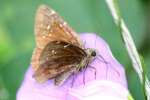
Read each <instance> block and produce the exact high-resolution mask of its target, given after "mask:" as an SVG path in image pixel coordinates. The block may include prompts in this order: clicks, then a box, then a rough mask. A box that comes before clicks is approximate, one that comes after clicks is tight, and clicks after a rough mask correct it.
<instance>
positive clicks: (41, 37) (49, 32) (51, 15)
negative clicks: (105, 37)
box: [31, 5, 82, 70]
mask: <svg viewBox="0 0 150 100" xmlns="http://www.w3.org/2000/svg"><path fill="white" fill-rule="evenodd" d="M35 39H36V48H35V50H34V52H33V55H32V61H31V64H32V67H33V70H37V68H38V67H39V58H40V54H41V53H42V51H43V49H44V47H45V46H46V45H47V44H48V43H49V42H51V41H56V40H57V41H58V40H59V41H65V42H67V43H71V44H73V45H76V46H78V47H80V48H82V44H81V42H80V40H79V38H78V36H77V33H76V32H74V31H73V30H72V28H70V27H69V26H68V25H67V23H66V22H65V21H64V20H63V19H62V18H61V17H60V16H59V15H58V14H57V13H56V12H55V11H54V10H52V9H51V8H49V7H47V6H46V5H41V6H40V7H39V9H38V10H37V14H36V18H35Z"/></svg>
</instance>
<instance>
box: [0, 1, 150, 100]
mask: <svg viewBox="0 0 150 100" xmlns="http://www.w3.org/2000/svg"><path fill="white" fill-rule="evenodd" d="M119 1H120V2H119V5H120V8H121V14H122V16H123V18H124V20H125V23H126V24H127V26H128V28H129V30H130V31H131V33H132V36H133V39H134V41H135V44H136V46H137V48H138V51H139V53H140V54H142V55H143V57H144V58H145V63H146V66H147V68H146V71H147V72H149V71H150V68H148V66H150V12H149V11H150V3H149V0H119ZM41 4H47V5H49V6H51V7H52V8H53V9H55V10H56V11H57V12H58V13H59V14H60V15H61V16H62V17H63V18H64V19H65V20H66V21H67V22H68V23H69V24H70V26H72V27H73V29H75V30H76V31H77V32H78V33H82V32H92V33H93V32H94V33H97V34H99V35H100V36H101V37H103V38H104V39H105V40H106V41H107V42H108V44H109V45H110V48H111V50H112V52H113V54H114V56H115V57H116V59H117V60H118V61H119V62H120V63H121V64H123V65H124V66H125V69H126V73H127V79H128V84H129V89H130V91H131V93H132V95H133V97H134V98H135V100H143V91H142V88H141V86H140V83H139V79H138V77H137V75H136V74H135V72H134V71H133V69H132V66H131V62H130V60H129V58H128V54H127V52H126V49H125V47H124V45H123V42H122V39H121V36H120V33H119V29H118V28H117V27H116V25H115V24H114V22H113V19H112V16H111V14H110V12H109V9H108V7H107V5H106V3H105V1H104V0H0V100H15V96H16V92H17V89H18V88H19V86H20V84H21V81H22V80H23V77H24V73H25V71H26V70H27V68H28V66H29V64H30V59H31V55H32V50H33V48H34V45H35V41H34V32H33V30H34V29H33V28H34V17H35V12H36V9H37V7H38V6H39V5H41ZM149 75H150V74H149Z"/></svg>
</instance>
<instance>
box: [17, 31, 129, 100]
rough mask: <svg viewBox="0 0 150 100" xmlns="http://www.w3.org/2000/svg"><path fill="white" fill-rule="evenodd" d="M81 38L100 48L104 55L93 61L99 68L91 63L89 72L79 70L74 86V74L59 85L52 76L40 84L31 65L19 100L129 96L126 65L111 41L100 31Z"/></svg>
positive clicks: (106, 99) (123, 98)
mask: <svg viewBox="0 0 150 100" xmlns="http://www.w3.org/2000/svg"><path fill="white" fill-rule="evenodd" d="M81 40H83V42H84V43H85V48H95V49H96V50H97V51H98V52H99V54H97V55H100V56H102V57H103V59H102V58H101V57H97V59H96V60H94V61H93V62H92V63H91V64H90V66H92V67H94V68H95V69H96V72H95V70H93V69H92V68H90V67H88V68H87V69H86V71H85V72H79V73H78V74H77V75H76V76H74V78H75V80H74V81H73V82H74V83H73V87H71V85H72V83H71V82H72V79H73V76H72V77H70V78H69V79H67V81H66V82H65V83H64V84H63V85H62V86H60V87H57V86H54V85H53V81H52V80H49V81H47V82H46V83H44V84H38V83H37V82H36V81H35V79H34V78H33V77H32V75H33V72H32V69H31V67H29V69H28V71H27V73H26V75H25V79H24V81H23V82H22V85H21V87H20V89H19V90H18V93H17V100H100V99H101V100H128V90H127V82H126V77H125V72H124V68H123V66H122V65H121V64H119V63H118V61H117V60H116V59H115V58H114V57H113V55H112V53H111V51H110V48H109V46H108V45H107V43H106V42H105V41H104V40H103V39H102V38H100V37H98V36H97V35H95V34H89V33H87V34H82V35H81ZM104 60H105V61H106V62H108V63H106V62H104ZM95 73H96V79H95ZM83 78H85V80H84V81H85V84H84V81H83Z"/></svg>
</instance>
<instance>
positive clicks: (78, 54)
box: [34, 41, 87, 84]
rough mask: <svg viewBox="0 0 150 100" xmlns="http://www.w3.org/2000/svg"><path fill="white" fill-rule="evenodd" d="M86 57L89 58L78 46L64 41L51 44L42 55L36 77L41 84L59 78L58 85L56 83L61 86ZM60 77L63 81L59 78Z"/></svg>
mask: <svg viewBox="0 0 150 100" xmlns="http://www.w3.org/2000/svg"><path fill="white" fill-rule="evenodd" d="M85 56H87V54H86V53H85V51H84V50H83V49H81V48H80V47H78V46H75V45H72V44H69V43H67V42H62V41H52V42H49V43H48V44H47V45H46V46H45V48H44V49H43V51H42V53H41V55H40V58H39V67H38V69H37V70H36V71H35V73H34V77H35V79H36V80H37V81H38V82H40V83H43V82H45V81H47V80H48V79H52V78H55V77H57V83H56V81H55V83H56V84H59V83H61V81H64V80H65V79H66V78H67V77H69V74H71V73H72V71H73V70H75V68H76V66H78V64H80V62H81V61H82V60H83V59H84V57H85ZM64 73H69V74H68V75H66V74H64ZM59 75H60V76H62V78H63V79H62V78H61V77H60V78H58V77H59ZM64 75H66V77H64Z"/></svg>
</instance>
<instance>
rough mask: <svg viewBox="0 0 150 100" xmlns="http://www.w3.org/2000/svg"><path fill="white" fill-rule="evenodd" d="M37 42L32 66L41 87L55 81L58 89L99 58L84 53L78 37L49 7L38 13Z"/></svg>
mask: <svg viewBox="0 0 150 100" xmlns="http://www.w3.org/2000/svg"><path fill="white" fill-rule="evenodd" d="M35 39H36V48H35V50H34V52H33V55H32V61H31V64H32V68H33V70H34V75H33V77H34V78H35V79H36V80H37V81H38V82H40V83H43V82H45V81H47V80H49V79H54V83H55V85H61V84H62V83H64V81H65V80H66V79H67V78H68V77H69V76H70V75H72V74H73V73H78V72H79V71H81V70H83V69H85V68H86V67H87V65H88V64H89V63H90V62H91V61H92V59H93V58H94V57H95V56H96V51H95V50H94V49H91V48H87V49H85V48H84V47H83V44H82V42H81V41H80V39H79V38H78V36H77V33H76V32H75V31H73V30H72V29H71V28H70V27H69V26H68V25H67V23H66V22H65V21H64V20H63V19H62V18H61V17H60V16H59V15H58V14H57V13H56V12H55V11H54V10H52V9H51V8H49V7H47V6H46V5H41V6H40V7H39V9H38V10H37V14H36V19H35Z"/></svg>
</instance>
